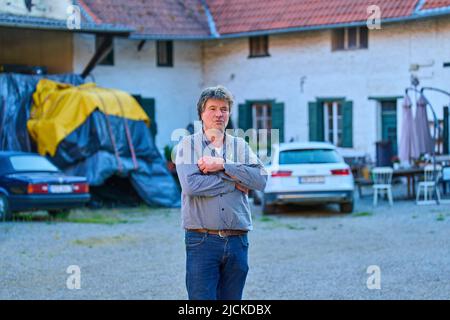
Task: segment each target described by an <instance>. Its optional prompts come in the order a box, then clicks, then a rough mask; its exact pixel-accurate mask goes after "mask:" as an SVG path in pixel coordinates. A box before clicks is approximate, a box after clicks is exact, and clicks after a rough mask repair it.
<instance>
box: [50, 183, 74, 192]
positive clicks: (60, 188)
mask: <svg viewBox="0 0 450 320" xmlns="http://www.w3.org/2000/svg"><path fill="white" fill-rule="evenodd" d="M50 192H51V193H69V192H72V186H71V185H54V186H50Z"/></svg>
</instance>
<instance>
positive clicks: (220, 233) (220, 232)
mask: <svg viewBox="0 0 450 320" xmlns="http://www.w3.org/2000/svg"><path fill="white" fill-rule="evenodd" d="M222 232H223V230H219V237H221V238H225V237H226V235H224V234H223V233H222Z"/></svg>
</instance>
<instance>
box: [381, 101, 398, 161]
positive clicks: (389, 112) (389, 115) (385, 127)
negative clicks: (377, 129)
mask: <svg viewBox="0 0 450 320" xmlns="http://www.w3.org/2000/svg"><path fill="white" fill-rule="evenodd" d="M381 139H382V140H385V141H387V140H389V141H390V142H391V145H392V153H393V154H394V155H396V154H397V153H398V151H397V150H398V147H397V101H396V100H392V101H382V102H381Z"/></svg>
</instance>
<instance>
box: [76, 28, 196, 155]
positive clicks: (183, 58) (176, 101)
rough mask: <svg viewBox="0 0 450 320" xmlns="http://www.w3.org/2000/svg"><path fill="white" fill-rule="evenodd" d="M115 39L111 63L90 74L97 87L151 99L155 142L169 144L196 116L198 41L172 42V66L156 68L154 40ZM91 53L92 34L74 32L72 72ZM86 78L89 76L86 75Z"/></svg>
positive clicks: (80, 67) (93, 49)
mask: <svg viewBox="0 0 450 320" xmlns="http://www.w3.org/2000/svg"><path fill="white" fill-rule="evenodd" d="M138 44H139V41H136V40H129V39H120V38H119V39H117V38H116V39H115V41H114V66H101V65H98V66H96V68H95V69H94V70H93V72H92V75H93V77H94V79H95V82H96V83H97V84H98V85H99V86H103V87H109V88H116V89H121V90H125V91H127V92H129V93H131V94H140V95H142V96H143V97H147V98H154V99H155V117H156V122H157V124H158V134H157V136H156V144H157V146H158V148H159V149H160V150H162V148H163V147H164V146H165V145H166V144H168V143H170V142H171V141H170V137H171V134H172V132H173V130H175V129H177V128H185V127H186V126H187V124H188V123H189V122H192V121H194V120H196V119H197V113H196V102H197V99H198V96H199V93H200V91H201V85H202V71H201V43H200V42H195V41H192V42H188V41H175V42H174V48H173V52H174V66H173V67H157V65H156V42H155V41H147V42H146V43H145V45H144V47H143V48H142V50H141V51H138V49H137V46H138ZM94 52H95V37H94V36H93V35H83V34H75V35H74V72H77V73H81V72H82V71H83V69H84V67H85V66H86V65H87V64H88V62H89V60H90V59H91V57H92V56H93V54H94ZM87 80H88V81H92V80H93V79H92V78H90V77H88V78H87Z"/></svg>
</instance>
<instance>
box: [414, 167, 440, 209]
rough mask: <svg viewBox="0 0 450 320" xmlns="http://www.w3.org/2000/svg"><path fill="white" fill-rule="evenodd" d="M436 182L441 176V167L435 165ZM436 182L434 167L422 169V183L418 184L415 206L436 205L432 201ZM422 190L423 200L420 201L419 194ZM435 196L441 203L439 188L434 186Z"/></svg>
mask: <svg viewBox="0 0 450 320" xmlns="http://www.w3.org/2000/svg"><path fill="white" fill-rule="evenodd" d="M436 175H437V177H436V181H439V179H440V178H441V175H442V167H441V166H440V165H436ZM435 184H436V182H435V181H434V166H433V165H432V164H429V165H427V166H426V167H425V169H424V181H421V182H419V186H418V190H417V198H416V204H418V205H421V204H434V203H436V201H435V200H432V199H433V195H434V188H435ZM422 189H423V194H424V199H423V200H420V194H421V191H422ZM436 195H437V198H438V200H439V201H441V194H440V192H439V187H438V186H436Z"/></svg>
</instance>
